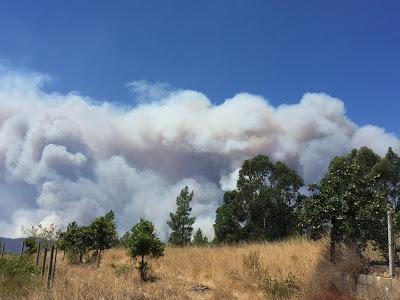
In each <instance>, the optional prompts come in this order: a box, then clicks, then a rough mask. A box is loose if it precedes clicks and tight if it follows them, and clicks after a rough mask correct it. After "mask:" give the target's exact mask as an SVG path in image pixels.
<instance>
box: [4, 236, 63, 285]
mask: <svg viewBox="0 0 400 300" xmlns="http://www.w3.org/2000/svg"><path fill="white" fill-rule="evenodd" d="M6 250H7V245H6V243H5V242H0V257H4V256H5V255H7V252H6ZM25 250H26V245H25V242H22V243H21V252H20V253H19V255H26V253H25ZM57 252H58V249H57V247H55V246H51V245H45V246H44V247H42V243H41V242H37V243H36V253H35V254H34V255H31V257H32V259H33V260H34V264H35V267H36V268H37V269H40V274H41V277H42V281H46V283H45V284H46V286H47V288H48V289H49V288H51V287H52V286H53V284H54V278H55V274H56V266H57V254H58V253H57ZM14 255H15V254H14Z"/></svg>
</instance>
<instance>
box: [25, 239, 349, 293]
mask: <svg viewBox="0 0 400 300" xmlns="http://www.w3.org/2000/svg"><path fill="white" fill-rule="evenodd" d="M323 251H324V244H323V243H322V242H313V241H310V240H306V239H300V238H299V239H293V240H288V241H283V242H276V243H263V244H250V245H239V246H235V247H233V246H221V247H198V248H197V247H185V248H172V247H167V249H166V253H165V256H164V257H162V258H161V259H158V260H150V261H149V266H150V268H151V275H152V277H153V278H154V279H155V280H153V281H152V282H145V283H142V282H141V281H140V279H139V276H138V274H137V270H136V269H135V268H134V264H133V263H132V261H131V260H130V259H129V257H128V256H127V255H126V253H125V251H124V250H123V249H112V250H109V251H106V252H105V253H104V256H103V259H102V263H101V266H100V267H99V268H97V266H96V265H95V264H90V265H88V264H82V265H68V264H67V263H66V261H63V260H62V254H61V253H60V254H59V255H58V264H57V273H56V279H55V283H54V287H53V288H52V289H51V290H49V291H46V290H45V289H43V288H42V289H39V290H34V291H32V293H30V294H29V299H57V300H58V299H68V300H69V299H132V300H134V299H255V300H256V299H268V297H269V296H268V295H267V294H266V293H265V292H264V291H263V290H262V289H260V288H259V286H258V285H257V282H256V281H257V280H256V278H253V277H252V275H251V274H250V275H249V272H247V271H246V270H245V269H244V266H243V258H244V257H245V256H248V255H249V253H252V252H257V253H258V254H259V259H260V262H261V263H262V266H263V268H265V270H266V272H267V273H268V276H270V278H287V277H288V276H289V275H290V276H293V279H294V281H295V284H296V287H298V288H296V292H295V293H294V294H293V295H292V298H296V299H307V297H308V296H305V295H310V288H311V287H312V289H314V288H315V285H313V284H312V282H313V281H315V274H317V273H318V272H317V268H318V267H319V266H320V264H321V257H322V255H323ZM195 286H206V287H208V288H209V290H205V291H201V290H199V291H198V290H196V289H195V288H193V287H195ZM320 288H321V287H320ZM321 289H322V288H321ZM321 292H322V291H321ZM315 299H319V298H315ZM321 299H331V298H329V297H328V296H327V297H326V298H321ZM343 299H347V298H343Z"/></svg>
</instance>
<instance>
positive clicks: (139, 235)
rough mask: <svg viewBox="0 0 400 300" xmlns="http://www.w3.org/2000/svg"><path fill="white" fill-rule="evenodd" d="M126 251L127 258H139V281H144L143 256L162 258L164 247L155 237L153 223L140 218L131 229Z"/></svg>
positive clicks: (145, 267)
mask: <svg viewBox="0 0 400 300" xmlns="http://www.w3.org/2000/svg"><path fill="white" fill-rule="evenodd" d="M127 249H128V253H129V256H130V257H132V258H133V259H136V258H137V257H140V261H139V266H138V271H139V274H140V278H141V280H146V279H147V276H146V270H147V262H145V261H144V258H145V256H149V255H150V256H152V257H155V258H158V257H161V256H163V255H164V249H165V245H164V244H163V243H162V242H161V240H160V239H159V238H158V237H157V234H156V232H155V229H154V225H153V223H151V222H150V221H148V220H145V219H142V218H141V219H140V221H139V223H137V224H136V225H134V226H133V227H132V229H131V232H130V234H129V238H128V243H127Z"/></svg>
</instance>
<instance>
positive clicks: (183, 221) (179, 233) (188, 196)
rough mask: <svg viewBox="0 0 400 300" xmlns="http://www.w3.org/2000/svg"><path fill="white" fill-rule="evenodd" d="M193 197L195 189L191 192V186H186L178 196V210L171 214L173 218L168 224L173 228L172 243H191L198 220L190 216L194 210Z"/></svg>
mask: <svg viewBox="0 0 400 300" xmlns="http://www.w3.org/2000/svg"><path fill="white" fill-rule="evenodd" d="M192 199H193V191H192V192H189V188H188V187H187V186H185V187H184V188H183V189H182V190H181V192H180V194H179V195H178V197H177V198H176V206H177V208H176V212H175V213H170V214H169V215H170V218H171V220H169V221H168V222H167V224H168V225H169V227H170V228H171V229H172V233H171V236H170V238H169V242H170V243H171V244H172V245H176V246H184V245H187V244H188V243H190V240H191V237H192V232H193V227H192V225H193V223H194V222H195V220H196V218H195V217H191V216H190V213H191V211H192V208H191V206H190V202H191V201H192Z"/></svg>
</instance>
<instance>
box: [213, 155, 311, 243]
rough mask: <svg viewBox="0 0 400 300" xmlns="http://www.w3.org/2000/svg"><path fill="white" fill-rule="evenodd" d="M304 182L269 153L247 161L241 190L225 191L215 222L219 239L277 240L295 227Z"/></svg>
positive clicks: (241, 178) (240, 184)
mask: <svg viewBox="0 0 400 300" xmlns="http://www.w3.org/2000/svg"><path fill="white" fill-rule="evenodd" d="M302 185H303V181H302V179H301V177H300V176H298V175H297V174H296V173H295V172H294V171H293V170H291V169H290V168H288V167H287V166H286V165H285V164H284V163H282V162H279V161H278V162H275V163H273V162H272V161H271V160H270V159H269V158H268V156H266V155H258V156H256V157H254V158H252V159H249V160H246V161H245V162H244V163H243V166H242V168H241V170H240V171H239V178H238V181H237V185H236V186H237V189H236V190H234V191H229V192H226V193H225V194H224V202H223V204H222V206H221V207H219V208H218V209H217V211H216V221H215V224H214V230H215V237H216V241H217V242H228V243H232V242H238V241H241V240H276V239H280V238H283V237H285V236H287V235H289V234H290V233H292V232H294V230H295V225H296V222H295V217H296V214H295V209H296V205H297V202H298V200H299V199H300V197H301V195H300V193H299V189H300V187H301V186H302Z"/></svg>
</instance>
